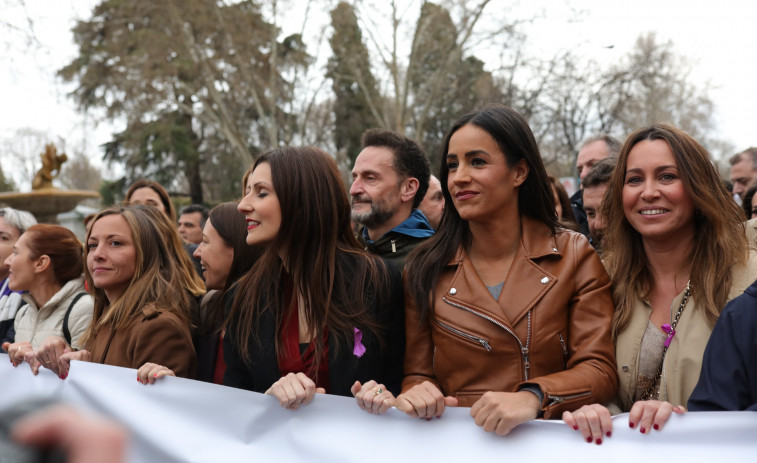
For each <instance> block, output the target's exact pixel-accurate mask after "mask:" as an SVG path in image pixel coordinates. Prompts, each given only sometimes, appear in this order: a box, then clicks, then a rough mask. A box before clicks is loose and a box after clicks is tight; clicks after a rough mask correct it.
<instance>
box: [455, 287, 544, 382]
mask: <svg viewBox="0 0 757 463" xmlns="http://www.w3.org/2000/svg"><path fill="white" fill-rule="evenodd" d="M442 300H443V301H444V302H446V303H447V304H449V305H451V306H452V307H457V308H458V309H462V310H465V311H466V312H469V313H472V314H473V315H477V316H479V317H481V318H483V319H485V320H489V321H490V322H492V323H494V324H495V325H497V326H499V327H500V328H502V329H503V330H505V331H507V332H508V333H510V335H512V337H513V338H515V341H517V342H518V346H519V347H520V354H521V356H522V357H523V379H524V381H528V373H529V371H530V369H531V362H530V360H529V347H530V344H531V311H530V310H529V311H528V332H527V334H526V345H525V346H524V345H523V342H522V341H521V340H520V338H518V336H516V335H515V333H514V332H513V330H511V329H510V328H508V327H507V326H505V325H503V324H502V323H500V322H498V321H497V320H495V319H493V318H492V317H490V316H488V315H485V314H482V313H481V312H477V311H475V310H473V309H471V308H470V307H465V306H464V305H460V304H456V303H454V302H452V301H450V300H449V299H447V298H446V297H442Z"/></svg>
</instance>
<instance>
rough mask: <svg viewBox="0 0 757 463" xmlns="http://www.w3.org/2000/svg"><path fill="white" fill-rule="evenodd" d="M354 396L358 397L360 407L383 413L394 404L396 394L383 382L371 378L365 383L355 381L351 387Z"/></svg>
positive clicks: (376, 413) (375, 412) (370, 411)
mask: <svg viewBox="0 0 757 463" xmlns="http://www.w3.org/2000/svg"><path fill="white" fill-rule="evenodd" d="M350 391H351V392H352V396H353V397H355V399H357V405H358V407H360V408H362V409H363V410H365V411H367V412H368V413H373V414H375V415H383V414H384V413H386V411H387V410H389V409H390V408H392V407H393V406H394V394H392V393H391V392H389V391H388V390H387V389H386V386H384V385H383V384H378V383H377V382H376V381H374V380H370V381H368V382H367V383H365V384H360V381H355V384H353V385H352V388H351V389H350Z"/></svg>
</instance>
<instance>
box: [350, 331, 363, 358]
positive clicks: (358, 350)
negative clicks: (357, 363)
mask: <svg viewBox="0 0 757 463" xmlns="http://www.w3.org/2000/svg"><path fill="white" fill-rule="evenodd" d="M352 332H353V333H355V347H354V348H353V349H352V353H353V354H355V357H357V358H360V357H362V356H363V354H365V346H364V345H363V332H362V331H360V330H359V329H357V327H353V328H352Z"/></svg>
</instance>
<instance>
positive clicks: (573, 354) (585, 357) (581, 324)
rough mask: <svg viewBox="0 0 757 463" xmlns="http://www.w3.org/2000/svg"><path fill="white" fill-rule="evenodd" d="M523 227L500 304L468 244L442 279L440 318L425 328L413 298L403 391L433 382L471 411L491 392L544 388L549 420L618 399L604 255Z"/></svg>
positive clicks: (571, 237) (577, 241)
mask: <svg viewBox="0 0 757 463" xmlns="http://www.w3.org/2000/svg"><path fill="white" fill-rule="evenodd" d="M521 226H522V232H523V233H522V239H521V247H520V249H519V251H518V254H517V255H516V257H515V260H514V261H513V265H512V268H511V269H510V272H509V274H508V275H507V279H506V280H505V283H504V286H503V288H502V292H501V294H500V297H499V300H497V301H495V300H494V298H492V296H491V294H490V293H489V291H488V289H487V288H486V286H485V285H484V283H483V282H482V281H481V279H480V278H479V276H478V273H477V272H476V270H475V269H474V267H473V264H472V263H471V261H470V258H469V257H468V255H467V253H466V252H465V251H464V249H462V248H461V249H460V250H459V251H458V252H457V254H456V256H455V258H454V259H453V260H452V261H451V262H450V263H449V264H448V266H447V270H446V271H444V272H442V274H441V275H440V276H439V282H438V284H437V286H436V288H435V289H434V292H433V298H434V299H433V317H431V319H429V320H427V321H425V322H423V323H420V321H419V313H418V310H417V309H416V306H415V302H414V300H412V298H411V297H409V296H408V297H406V301H405V304H406V311H405V313H406V333H407V346H406V351H405V352H406V354H405V378H404V380H403V382H402V391H403V392H404V391H407V390H408V389H410V388H411V387H413V386H414V385H416V384H420V383H421V382H423V381H431V382H433V383H434V384H436V385H437V386H438V387H439V388H440V389H441V391H442V392H443V393H444V395H451V396H455V397H457V398H458V399H459V401H460V406H465V407H469V406H471V405H473V404H474V403H475V402H476V401H477V400H478V399H479V398H480V397H481V396H482V395H483V394H484V393H485V392H487V391H505V392H515V391H518V390H520V389H521V388H522V387H523V386H525V385H538V386H539V388H541V391H542V393H543V394H544V400H543V402H542V410H543V412H544V417H545V418H559V417H560V414H561V413H562V412H563V411H565V410H575V409H576V408H578V407H580V406H581V405H584V404H589V403H605V402H607V401H608V400H610V399H611V398H612V397H614V396H615V393H616V392H617V389H618V376H617V372H616V367H615V348H614V346H613V343H612V340H611V337H610V321H611V319H612V313H613V303H612V298H611V295H610V279H609V277H608V276H607V273H606V272H605V269H604V267H603V266H602V263H601V262H600V260H599V258H598V257H597V254H596V252H595V251H594V249H592V247H591V245H589V242H588V241H587V240H586V238H584V237H583V235H581V234H579V233H575V232H571V231H567V230H559V231H558V232H557V233H556V234H555V235H552V234H551V233H550V231H549V229H548V228H547V227H546V226H545V225H543V224H542V223H541V222H538V221H535V220H533V219H530V218H526V217H523V218H522V225H521Z"/></svg>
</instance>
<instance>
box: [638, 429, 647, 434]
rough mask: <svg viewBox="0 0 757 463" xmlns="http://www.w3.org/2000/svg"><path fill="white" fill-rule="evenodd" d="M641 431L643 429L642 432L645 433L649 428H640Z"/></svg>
mask: <svg viewBox="0 0 757 463" xmlns="http://www.w3.org/2000/svg"><path fill="white" fill-rule="evenodd" d="M639 431H641V433H642V434H644V433H645V432H647V430H646V429H644V428H641V429H639Z"/></svg>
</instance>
